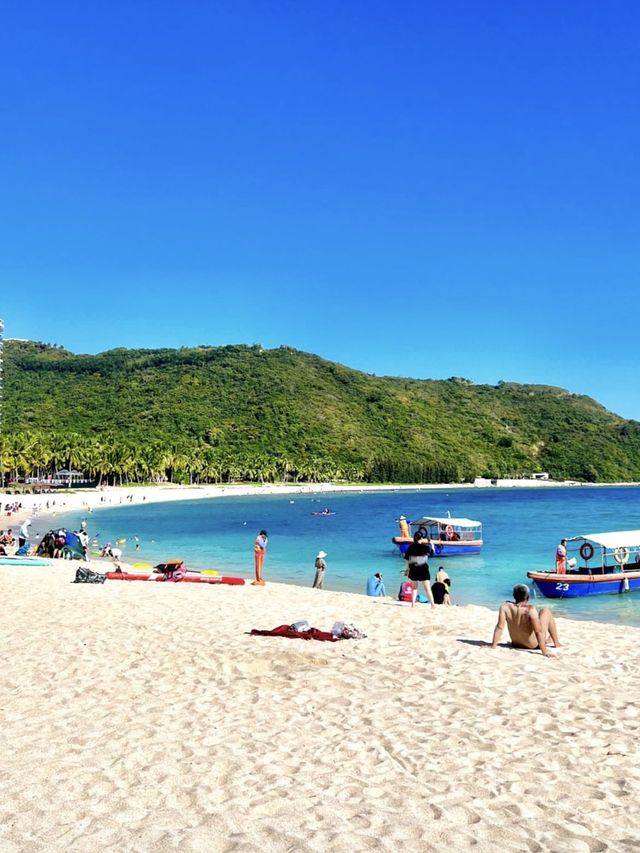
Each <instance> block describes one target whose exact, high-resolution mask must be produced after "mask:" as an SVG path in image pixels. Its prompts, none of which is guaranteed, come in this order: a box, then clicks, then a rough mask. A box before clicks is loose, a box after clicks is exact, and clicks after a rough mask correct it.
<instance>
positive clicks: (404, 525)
mask: <svg viewBox="0 0 640 853" xmlns="http://www.w3.org/2000/svg"><path fill="white" fill-rule="evenodd" d="M398 524H399V525H400V536H403V537H404V538H405V539H410V538H411V530H410V529H409V522H408V521H407V519H406V516H404V515H401V516H400V518H399V519H398Z"/></svg>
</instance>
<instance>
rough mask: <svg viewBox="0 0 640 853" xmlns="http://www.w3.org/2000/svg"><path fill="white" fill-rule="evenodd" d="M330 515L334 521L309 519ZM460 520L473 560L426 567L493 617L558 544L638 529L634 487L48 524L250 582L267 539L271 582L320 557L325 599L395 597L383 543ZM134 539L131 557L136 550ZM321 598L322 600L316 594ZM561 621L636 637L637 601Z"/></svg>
mask: <svg viewBox="0 0 640 853" xmlns="http://www.w3.org/2000/svg"><path fill="white" fill-rule="evenodd" d="M325 507H329V508H330V509H331V510H333V511H334V512H335V515H330V516H314V515H312V513H313V512H318V511H320V510H322V509H324V508H325ZM447 512H450V513H451V515H452V516H466V517H469V518H474V519H478V520H480V521H481V522H482V523H483V527H484V540H485V545H484V548H483V552H482V554H481V555H480V556H468V557H458V558H454V559H451V558H449V559H444V560H439V559H433V560H432V561H431V566H432V574H434V572H433V569H435V568H437V566H438V565H440V564H442V565H444V566H445V568H446V571H447V572H448V573H449V575H450V576H451V578H452V583H453V586H452V594H453V600H454V602H455V603H456V604H479V605H485V606H488V607H492V608H495V607H496V605H498V604H499V603H500V602H502V601H504V600H505V598H509V597H510V596H511V589H512V587H513V585H514V584H515V583H520V582H526V580H527V578H526V572H527V571H529V570H532V569H548V568H549V567H550V566H552V565H553V560H554V554H555V547H556V545H557V543H558V541H559V540H560V539H561V538H563V537H570V536H575V535H579V534H583V533H594V532H599V531H605V530H622V529H636V528H638V529H640V488H637V487H603V488H589V487H576V488H575V489H574V488H562V489H536V488H532V489H524V488H518V489H474V488H470V489H468V490H467V489H464V490H463V489H460V490H455V491H451V492H443V491H442V490H433V491H424V490H421V491H415V492H414V491H384V492H355V493H354V492H348V493H340V492H336V493H323V494H320V495H310V494H304V495H275V496H259V497H228V498H214V499H211V500H208V499H203V500H194V501H184V502H176V503H153V504H146V505H145V504H134V505H127V504H126V503H125V504H123V505H121V506H119V507H117V508H109V509H98V510H94V511H93V512H92V513H90V514H87V513H84V512H82V513H81V512H74V513H68V514H65V515H61V516H59V517H58V518H57V519H56V524H58V525H66V526H68V527H70V528H72V529H74V528H77V526H78V525H79V523H80V520H81V518H87V520H88V524H89V532H90V534H91V535H92V536H94V535H97V536H98V541H99V542H100V543H105V542H107V541H110V542H115V540H116V539H126V540H127V541H126V544H124V545H123V546H122V547H123V559H125V560H127V561H128V562H136V561H146V562H148V563H152V564H155V563H157V562H161V561H164V560H166V559H169V558H173V557H177V558H181V559H184V560H185V562H186V563H187V565H188V566H190V567H192V568H215V569H220V570H222V571H223V572H225V573H227V574H236V575H237V574H240V575H242V576H244V577H246V578H250V577H252V575H253V542H254V539H255V536H256V534H257V533H258V531H259V530H260V529H262V528H266V529H267V530H268V532H269V549H268V554H267V558H266V562H265V577H266V579H267V580H273V581H282V582H286V583H293V584H298V585H301V586H310V585H311V583H312V580H313V576H314V569H313V563H314V558H315V555H316V554H317V552H318V551H319V550H321V549H322V550H324V551H326V552H327V554H328V557H327V565H328V568H327V573H326V579H325V588H327V589H333V590H342V591H347V592H359V593H362V592H364V585H365V581H366V578H367V577H368V576H369V575H371V574H373V572H382V573H383V574H384V579H385V583H386V588H387V594H390V595H394V596H395V595H396V594H397V591H398V588H399V585H400V581H401V580H402V572H403V571H404V561H403V560H402V559H401V558H400V557H399V556H398V552H397V549H396V548H395V546H393V545H392V543H391V537H392V536H394V535H396V532H397V519H398V516H399V515H400V514H404V515H406V516H407V517H408V518H409V519H411V518H418V517H420V516H422V515H436V516H440V515H442V516H446V515H447ZM135 537H138V541H139V546H140V547H139V550H136V548H135V545H136V540H135ZM318 594H321V593H318ZM542 602H544V603H545V604H547V605H549V606H550V607H552V608H553V610H554V612H556V613H557V614H558V615H562V616H570V617H573V618H576V619H589V620H598V621H605V622H614V623H618V624H626V625H636V626H640V593H634V594H631V595H624V596H612V595H601V596H594V597H591V598H585V599H580V600H572V601H554V600H549V599H543V598H539V599H538V604H541V603H542Z"/></svg>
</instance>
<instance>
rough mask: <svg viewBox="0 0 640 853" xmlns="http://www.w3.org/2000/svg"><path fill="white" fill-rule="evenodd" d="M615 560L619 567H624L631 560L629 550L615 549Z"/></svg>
mask: <svg viewBox="0 0 640 853" xmlns="http://www.w3.org/2000/svg"><path fill="white" fill-rule="evenodd" d="M613 559H614V560H615V561H616V563H617V564H618V565H619V566H624V564H625V563H626V562H627V561H628V559H629V549H628V548H614V549H613Z"/></svg>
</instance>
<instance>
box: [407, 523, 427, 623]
mask: <svg viewBox="0 0 640 853" xmlns="http://www.w3.org/2000/svg"><path fill="white" fill-rule="evenodd" d="M430 553H431V546H430V545H428V544H427V543H426V542H424V541H423V540H422V539H421V538H420V533H419V532H416V533H414V535H413V542H412V543H411V545H409V547H408V548H407V550H406V551H405V552H404V558H405V560H406V561H407V570H406V572H405V574H406V576H407V577H408V578H409V580H410V581H411V586H412V587H413V590H412V593H411V606H412V607H413V606H414V604H415V603H416V598H417V596H418V583H421V584H422V586H423V587H424V591H425V592H426V594H427V598H428V599H429V601H430V603H431V607H434V602H433V594H432V592H431V586H430V584H429V581H430V580H431V575H430V574H429V555H430Z"/></svg>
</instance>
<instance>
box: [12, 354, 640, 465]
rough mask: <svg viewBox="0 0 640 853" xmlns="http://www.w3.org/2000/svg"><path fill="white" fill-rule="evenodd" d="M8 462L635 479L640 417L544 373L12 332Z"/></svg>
mask: <svg viewBox="0 0 640 853" xmlns="http://www.w3.org/2000/svg"><path fill="white" fill-rule="evenodd" d="M4 361H5V364H4V386H5V392H4V406H3V411H4V417H3V435H2V441H3V450H4V452H3V458H4V467H5V469H6V470H7V472H8V473H13V472H15V471H17V472H18V473H20V475H32V474H36V473H37V472H38V471H44V470H49V471H51V470H53V469H55V468H56V467H59V466H61V465H65V466H66V465H69V464H70V465H72V466H74V467H77V468H81V469H83V470H86V471H87V472H90V473H92V474H95V475H96V476H102V477H104V478H109V479H112V480H113V479H114V478H115V477H118V478H122V477H125V478H135V479H150V478H155V477H164V476H167V477H169V478H171V479H174V480H178V481H183V482H184V481H189V480H201V481H202V480H219V479H229V478H232V479H237V478H241V477H243V478H250V479H266V480H271V479H282V478H283V477H287V478H293V479H326V478H334V479H335V478H345V479H350V480H366V481H377V482H384V481H394V482H446V481H468V480H472V479H473V478H474V477H476V476H490V477H507V476H519V475H521V474H526V473H531V472H533V471H549V473H550V474H551V475H552V476H553V477H555V478H574V479H580V480H587V481H612V480H613V481H622V480H640V424H639V423H637V422H635V421H625V420H623V419H621V418H619V417H617V416H616V415H614V414H612V413H610V412H608V411H607V410H606V409H604V408H603V407H602V406H600V405H598V403H596V402H595V401H593V400H591V399H590V398H588V397H583V396H578V395H575V394H570V393H568V392H567V391H564V390H562V389H559V388H552V387H548V386H541V385H515V384H510V383H500V384H499V385H497V386H489V385H474V384H472V383H471V382H469V381H467V380H465V379H460V378H451V379H448V380H445V381H434V380H414V379H402V378H392V377H376V376H370V375H368V374H364V373H360V372H358V371H356V370H351V369H349V368H347V367H344V366H342V365H339V364H334V363H331V362H328V361H325V360H323V359H321V358H319V357H317V356H315V355H310V354H307V353H303V352H298V351H296V350H292V349H290V348H288V347H281V348H279V349H275V350H264V349H262V348H261V347H258V346H253V347H248V346H227V347H215V348H214V347H204V346H203V347H193V348H184V349H180V350H167V349H165V350H125V349H116V350H112V351H110V352H106V353H101V354H100V355H74V354H72V353H69V352H67V351H65V350H63V349H60V348H58V347H51V346H47V345H44V344H36V343H33V342H21V341H8V342H7V343H6V344H5V360H4Z"/></svg>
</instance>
